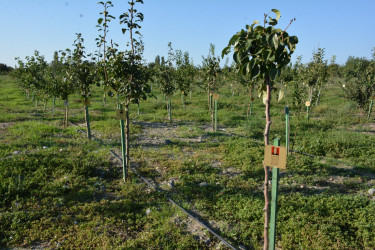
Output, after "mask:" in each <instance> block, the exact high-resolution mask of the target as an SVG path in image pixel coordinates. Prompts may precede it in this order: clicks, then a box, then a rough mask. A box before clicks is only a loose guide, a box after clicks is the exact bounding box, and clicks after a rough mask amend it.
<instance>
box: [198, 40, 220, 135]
mask: <svg viewBox="0 0 375 250" xmlns="http://www.w3.org/2000/svg"><path fill="white" fill-rule="evenodd" d="M202 59H203V62H202V72H203V77H204V82H205V84H206V89H207V102H208V110H209V112H210V115H211V120H212V129H213V130H215V128H214V109H213V105H214V104H213V103H214V102H213V95H214V94H216V91H217V87H218V86H217V77H218V74H219V73H221V68H220V58H219V57H216V56H215V45H214V44H212V43H211V44H210V49H209V53H208V56H207V57H206V58H205V57H203V56H202Z"/></svg>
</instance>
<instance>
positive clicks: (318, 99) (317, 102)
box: [316, 88, 322, 106]
mask: <svg viewBox="0 0 375 250" xmlns="http://www.w3.org/2000/svg"><path fill="white" fill-rule="evenodd" d="M321 90H322V88H319V91H318V97H317V98H316V106H318V105H319V101H320V92H321Z"/></svg>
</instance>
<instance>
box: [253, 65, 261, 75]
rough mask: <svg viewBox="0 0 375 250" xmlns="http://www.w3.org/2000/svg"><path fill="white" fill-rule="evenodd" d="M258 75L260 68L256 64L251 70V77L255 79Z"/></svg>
mask: <svg viewBox="0 0 375 250" xmlns="http://www.w3.org/2000/svg"><path fill="white" fill-rule="evenodd" d="M259 73H260V66H259V65H258V64H256V65H254V67H253V68H252V69H251V77H252V78H257V77H258V76H259Z"/></svg>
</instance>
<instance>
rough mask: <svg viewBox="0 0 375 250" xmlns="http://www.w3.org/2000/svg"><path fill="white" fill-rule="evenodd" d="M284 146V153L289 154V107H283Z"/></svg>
mask: <svg viewBox="0 0 375 250" xmlns="http://www.w3.org/2000/svg"><path fill="white" fill-rule="evenodd" d="M285 146H286V153H287V154H288V155H289V107H288V106H286V107H285Z"/></svg>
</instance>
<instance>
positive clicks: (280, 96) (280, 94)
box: [278, 89, 284, 101]
mask: <svg viewBox="0 0 375 250" xmlns="http://www.w3.org/2000/svg"><path fill="white" fill-rule="evenodd" d="M283 98H284V90H282V89H280V91H279V98H278V101H281V100H282V99H283Z"/></svg>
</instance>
